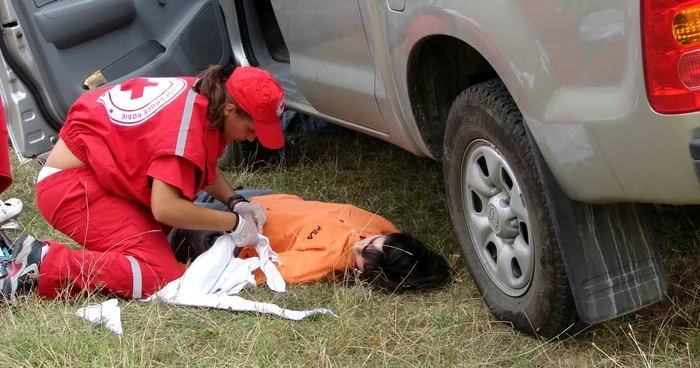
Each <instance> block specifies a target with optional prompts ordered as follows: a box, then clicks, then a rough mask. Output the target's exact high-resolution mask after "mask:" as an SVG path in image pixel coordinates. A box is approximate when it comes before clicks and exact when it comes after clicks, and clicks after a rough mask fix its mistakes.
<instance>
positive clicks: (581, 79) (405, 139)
mask: <svg viewBox="0 0 700 368" xmlns="http://www.w3.org/2000/svg"><path fill="white" fill-rule="evenodd" d="M66 1H67V0H66ZM59 3H60V2H59ZM243 3H246V5H245V6H247V7H249V8H252V5H251V3H252V0H246V1H243ZM0 4H1V5H2V20H3V24H5V25H7V24H10V26H9V27H8V26H5V27H4V28H3V35H4V38H5V40H6V42H7V43H8V46H9V49H10V51H11V52H13V53H14V54H15V55H16V56H19V58H20V59H21V60H22V61H23V62H24V63H26V65H27V68H28V69H29V70H31V73H32V78H33V79H34V80H35V81H36V82H37V85H39V86H40V89H41V90H42V92H43V93H46V94H48V92H47V91H46V87H45V85H44V84H43V83H42V79H43V78H42V76H41V72H40V71H39V69H38V67H37V65H36V64H35V63H34V59H35V58H36V56H35V55H34V54H33V53H32V50H30V46H29V44H28V43H27V42H26V37H25V38H24V39H23V38H22V37H18V35H20V34H21V33H22V29H21V27H22V24H21V23H19V24H16V23H13V22H16V21H17V19H18V18H17V15H16V13H15V11H14V10H13V6H12V3H11V1H9V0H2V1H0ZM271 4H272V7H273V9H274V15H275V17H276V19H277V22H278V24H279V26H280V30H281V32H282V34H283V37H284V41H285V43H286V46H287V48H288V50H289V59H290V60H289V63H279V62H275V61H274V60H272V59H269V57H268V59H266V58H265V56H264V55H263V54H264V53H258V52H256V55H258V56H257V59H258V60H257V64H258V65H260V66H261V67H265V68H266V69H268V70H270V71H271V72H272V73H273V74H275V76H277V77H278V79H279V80H280V81H281V82H282V84H283V86H284V87H285V90H286V92H287V94H288V107H289V108H291V109H294V110H297V111H300V112H304V113H307V114H310V115H314V116H317V117H321V118H324V119H327V120H329V121H332V122H334V123H337V124H340V125H343V126H347V127H350V128H352V129H356V130H359V131H362V132H364V133H367V134H370V135H372V136H375V137H378V138H381V139H384V140H386V141H388V142H391V143H393V144H395V145H397V146H400V147H402V148H404V149H406V150H408V151H410V152H412V153H414V154H417V155H421V156H428V157H433V158H435V159H439V157H436V152H437V151H436V150H435V149H433V150H431V148H430V147H429V145H428V144H427V143H426V137H425V134H421V131H422V129H430V126H425V125H427V124H428V123H426V119H425V118H420V117H418V116H417V115H418V114H417V112H416V101H415V100H413V101H412V100H411V96H410V93H411V89H412V88H416V86H415V85H411V84H410V83H409V81H410V77H409V74H410V73H411V69H410V66H411V63H415V62H416V54H417V51H416V50H417V48H418V47H417V46H419V45H421V44H423V43H425V42H440V41H438V40H439V39H446V38H453V39H456V40H459V41H461V42H463V43H464V44H466V45H469V47H471V48H473V50H475V51H476V52H478V53H479V54H480V55H481V56H482V57H483V58H484V59H485V60H486V61H487V62H488V64H489V65H490V67H491V68H492V69H493V71H495V73H496V74H497V75H498V77H500V78H501V79H502V80H503V81H504V83H505V85H506V86H507V88H508V90H509V91H510V93H511V94H512V95H513V97H514V99H515V101H516V103H517V104H518V107H519V108H520V110H521V112H522V113H523V115H524V116H525V118H526V121H527V123H528V126H529V129H530V130H531V132H532V133H533V136H534V138H535V140H536V142H537V144H538V146H539V148H540V150H541V151H542V154H543V155H544V157H545V159H546V161H547V163H548V164H549V167H550V169H551V170H552V172H553V174H554V175H555V177H556V179H557V180H558V181H559V184H560V185H561V187H562V188H563V189H564V191H565V193H566V194H567V195H568V196H569V197H570V198H571V199H574V200H577V201H582V202H588V203H609V202H653V203H669V204H697V203H700V185H698V181H697V179H696V176H695V174H694V171H693V167H692V164H691V160H690V158H689V154H688V142H689V141H690V140H691V139H693V138H696V137H697V135H698V133H697V129H698V126H699V125H700V124H699V122H698V118H697V116H698V115H697V114H695V113H691V114H682V115H660V114H657V113H656V112H654V111H653V110H652V109H651V108H650V106H649V103H648V101H647V95H646V91H645V80H644V74H643V59H642V54H641V44H642V39H641V32H640V29H641V28H640V2H639V1H636V0H626V1H617V2H610V1H605V0H590V1H570V0H492V1H464V0H452V1H449V0H425V1H418V0H416V1H405V0H374V1H373V0H357V1H355V0H326V1H320V0H294V1H289V0H272V1H271ZM220 5H221V7H222V10H223V15H224V17H225V18H226V21H227V24H228V25H229V27H228V36H229V38H230V42H231V47H232V52H233V55H234V56H235V57H236V59H237V60H238V61H239V62H240V63H241V64H244V65H245V64H251V62H250V60H249V58H248V56H247V54H246V52H245V51H244V47H243V41H242V39H243V38H242V37H241V31H240V28H239V27H232V26H230V25H232V24H236V22H237V19H238V17H239V14H237V7H236V6H235V4H234V1H232V0H221V1H220ZM238 10H240V8H238ZM246 17H248V19H249V23H248V26H249V27H253V26H255V14H254V12H247V14H246ZM12 24H15V25H14V26H12ZM251 29H252V28H251ZM248 36H249V37H251V41H252V45H253V48H254V49H255V48H256V47H259V46H258V45H260V44H262V43H258V42H256V41H255V37H256V36H258V37H259V35H256V33H255V32H251V33H250V34H249V35H248ZM258 51H259V50H258ZM261 55H263V56H261ZM436 57H439V58H441V59H449V58H451V57H452V55H450V54H449V53H444V54H441V55H436ZM468 67H469V65H465V68H468ZM3 69H4V70H2V71H0V79H1V80H2V85H3V101H4V102H5V103H4V105H5V109H6V113H7V115H8V118H9V119H8V120H9V127H10V129H11V133H12V135H13V136H14V137H15V138H14V144H15V146H16V148H17V149H18V151H19V152H25V154H26V153H27V152H28V151H32V150H28V149H27V147H28V143H32V142H33V143H32V144H34V145H35V146H37V145H38V147H40V148H41V147H44V148H48V147H50V139H51V137H52V136H53V137H55V129H53V130H54V132H52V129H50V128H49V127H48V126H47V125H46V124H45V123H42V120H43V117H41V116H40V114H38V113H37V111H36V109H33V108H32V107H33V106H34V105H35V99H34V97H33V96H32V95H31V94H29V93H27V91H26V89H24V88H23V86H22V83H21V81H19V80H18V79H17V78H16V77H15V76H14V74H13V72H12V70H11V68H10V67H9V66H8V65H7V63H5V64H4V68H3ZM47 101H48V102H49V104H48V109H49V111H51V112H52V113H53V114H55V115H56V116H58V117H59V118H64V117H65V116H64V115H65V112H62V111H61V110H60V109H56V107H55V106H53V105H52V104H51V103H50V102H51V101H52V99H51V98H47ZM10 102H12V103H10ZM433 123H434V122H433ZM42 142H44V143H43V144H42ZM33 151H34V152H30V153H31V154H29V155H28V156H35V155H36V154H37V153H38V152H36V151H41V149H34V150H33ZM26 156H27V155H25V156H23V158H26Z"/></svg>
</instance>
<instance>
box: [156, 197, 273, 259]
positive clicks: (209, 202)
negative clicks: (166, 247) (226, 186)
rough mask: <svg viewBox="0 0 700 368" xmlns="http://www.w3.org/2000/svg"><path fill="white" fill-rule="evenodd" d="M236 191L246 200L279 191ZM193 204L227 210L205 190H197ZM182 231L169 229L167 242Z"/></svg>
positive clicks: (171, 241) (171, 243)
mask: <svg viewBox="0 0 700 368" xmlns="http://www.w3.org/2000/svg"><path fill="white" fill-rule="evenodd" d="M236 193H238V194H240V195H242V196H243V198H245V199H246V200H250V199H251V198H253V197H259V196H263V195H268V194H279V192H275V191H274V190H256V189H239V190H236ZM194 204H196V205H198V206H202V207H206V208H210V209H213V210H218V211H229V209H228V207H226V205H225V204H223V203H221V202H219V201H218V200H216V199H215V198H214V197H212V196H210V195H209V193H207V192H205V191H201V192H199V194H197V198H196V199H195V200H194ZM179 231H183V229H173V230H172V231H170V233H169V234H168V242H169V243H170V245H171V246H172V245H173V240H174V239H175V237H176V236H177V232H179Z"/></svg>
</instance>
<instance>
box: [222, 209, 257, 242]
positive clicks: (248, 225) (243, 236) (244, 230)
mask: <svg viewBox="0 0 700 368" xmlns="http://www.w3.org/2000/svg"><path fill="white" fill-rule="evenodd" d="M246 217H247V218H244V216H242V215H241V214H239V215H238V223H237V224H236V227H235V228H233V229H231V230H230V231H227V232H226V233H227V234H228V235H229V236H230V237H231V240H233V243H234V244H236V246H237V247H245V246H247V245H255V244H257V243H258V229H257V228H256V227H255V223H254V222H253V218H252V217H250V216H246Z"/></svg>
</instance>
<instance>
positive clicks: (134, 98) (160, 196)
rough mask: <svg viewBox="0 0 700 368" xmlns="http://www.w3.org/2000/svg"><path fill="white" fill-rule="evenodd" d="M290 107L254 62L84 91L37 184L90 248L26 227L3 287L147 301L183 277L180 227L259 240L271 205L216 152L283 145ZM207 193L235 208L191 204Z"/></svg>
mask: <svg viewBox="0 0 700 368" xmlns="http://www.w3.org/2000/svg"><path fill="white" fill-rule="evenodd" d="M225 69H228V70H225ZM283 110H284V92H283V90H282V88H281V87H280V85H279V83H278V82H277V81H276V80H275V79H274V78H273V77H272V76H271V75H270V74H269V73H267V72H265V71H263V70H261V69H258V68H254V67H238V68H235V69H234V68H233V67H230V66H227V67H225V68H222V67H220V66H212V67H210V68H209V69H208V70H206V71H205V72H203V73H202V74H201V75H200V76H199V77H198V78H194V77H177V78H136V79H132V80H129V81H127V82H124V83H122V84H120V85H116V86H113V87H106V88H102V89H99V90H95V91H91V92H88V93H85V94H84V95H82V96H81V97H80V98H79V99H78V100H77V102H76V103H75V104H74V105H73V106H72V108H71V109H70V111H69V112H68V118H67V121H66V123H65V125H64V126H63V127H62V129H61V131H60V134H59V135H60V139H59V141H58V142H57V143H56V146H55V147H54V148H53V150H52V152H51V154H50V155H49V157H48V159H47V161H46V164H45V167H44V168H43V169H42V170H41V172H40V173H39V178H38V182H37V187H36V199H37V205H38V207H39V211H40V212H41V214H42V215H43V216H44V218H45V219H46V220H47V221H48V222H49V223H50V224H51V225H52V226H53V227H54V228H56V229H57V230H59V231H61V232H62V233H64V234H66V235H67V236H69V237H70V238H71V239H73V240H74V241H75V242H76V243H78V244H80V245H81V246H83V247H84V248H85V250H72V249H69V248H68V246H66V245H64V244H59V243H57V242H53V241H46V242H39V241H36V240H34V239H33V238H31V237H29V236H26V235H23V236H22V237H20V239H18V241H17V242H16V243H17V245H16V249H15V254H14V256H13V261H12V264H10V265H9V266H7V267H5V271H4V272H5V277H4V278H1V277H0V294H2V296H4V297H5V299H9V300H12V299H14V298H15V296H16V295H19V294H23V293H26V292H27V291H29V290H32V289H34V287H35V286H38V287H37V291H38V294H39V296H40V297H45V298H57V297H60V296H71V295H74V294H76V293H78V292H80V291H81V290H86V291H89V292H94V291H104V292H109V293H113V294H116V295H119V296H123V297H129V298H145V297H147V296H148V295H150V294H152V293H154V292H155V291H157V290H158V289H159V288H160V287H162V286H163V285H165V284H166V283H168V282H170V281H172V280H174V279H177V278H179V277H180V276H181V275H182V270H181V268H180V266H179V265H178V263H177V261H176V259H175V256H174V254H173V252H172V250H171V248H170V245H169V243H168V240H167V239H166V234H167V233H168V232H169V231H170V230H171V229H172V228H186V229H201V230H204V229H209V230H218V231H226V232H228V233H229V235H230V236H231V237H232V238H233V240H234V242H235V243H236V244H237V245H240V246H245V245H249V244H253V243H255V242H256V241H257V233H258V232H259V231H260V230H261V229H262V225H263V224H264V222H265V220H266V218H265V213H264V211H263V209H262V207H261V206H260V205H254V204H250V203H248V202H247V201H245V200H242V198H241V197H240V196H237V195H236V193H235V191H234V190H233V188H232V187H231V186H230V185H229V183H228V182H227V181H226V179H225V178H224V176H223V173H222V172H221V171H220V170H219V169H218V167H217V159H218V158H219V156H221V154H222V153H223V150H224V147H225V146H226V144H227V143H228V142H230V141H238V140H244V139H247V140H249V141H252V140H254V139H255V137H256V136H257V138H258V139H259V141H260V143H261V144H263V145H264V146H265V147H268V148H271V149H278V148H281V147H282V146H283V145H284V138H283V136H282V128H281V124H280V116H281V115H282V112H283ZM200 190H204V191H206V192H208V193H209V194H211V195H212V196H213V197H214V198H216V199H218V200H219V201H222V202H223V203H227V205H228V206H229V208H231V209H232V211H231V212H228V211H226V212H224V211H217V210H213V209H207V208H203V207H201V206H197V205H195V204H193V203H192V201H193V200H194V198H195V195H196V193H198V192H199V191H200ZM244 215H246V217H247V218H251V217H252V218H255V219H256V220H257V225H256V224H255V222H253V221H251V220H244V218H243V216H244ZM248 215H250V216H248ZM37 276H38V277H37ZM37 284H38V285H37ZM64 291H67V292H68V295H61V293H63V292H64Z"/></svg>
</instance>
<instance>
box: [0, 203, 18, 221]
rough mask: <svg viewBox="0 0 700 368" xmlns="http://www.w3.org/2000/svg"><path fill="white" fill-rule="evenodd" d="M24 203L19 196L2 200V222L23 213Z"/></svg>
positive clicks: (0, 215)
mask: <svg viewBox="0 0 700 368" xmlns="http://www.w3.org/2000/svg"><path fill="white" fill-rule="evenodd" d="M23 207H24V204H23V203H22V201H21V200H19V199H17V198H9V199H7V200H5V201H0V223H3V222H6V221H7V220H10V219H13V218H15V217H17V216H19V214H20V213H22V208H23Z"/></svg>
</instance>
